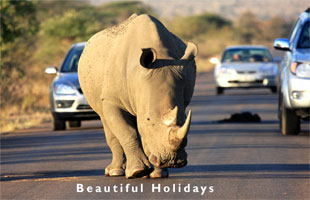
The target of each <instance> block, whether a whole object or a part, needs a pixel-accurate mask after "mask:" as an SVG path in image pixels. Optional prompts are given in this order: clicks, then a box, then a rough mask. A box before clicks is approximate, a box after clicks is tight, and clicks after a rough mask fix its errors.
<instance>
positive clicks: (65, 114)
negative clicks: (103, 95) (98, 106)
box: [45, 43, 99, 130]
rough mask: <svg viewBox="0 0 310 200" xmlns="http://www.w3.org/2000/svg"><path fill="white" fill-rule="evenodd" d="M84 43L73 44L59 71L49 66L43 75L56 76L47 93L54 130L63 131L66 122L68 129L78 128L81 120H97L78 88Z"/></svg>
mask: <svg viewBox="0 0 310 200" xmlns="http://www.w3.org/2000/svg"><path fill="white" fill-rule="evenodd" d="M84 47H85V43H77V44H74V45H73V46H72V47H71V49H70V50H69V52H68V54H67V56H66V57H65V59H64V61H63V63H62V65H61V67H60V70H59V71H58V69H57V67H54V66H51V67H47V68H46V69H45V73H47V74H53V75H56V77H55V78H54V80H53V82H52V84H51V86H50V91H49V98H50V106H51V112H52V115H53V127H54V130H65V129H66V121H68V125H69V126H70V127H80V126H81V120H92V119H99V116H98V115H97V114H96V113H95V112H94V111H93V109H92V108H91V107H90V106H89V104H88V102H87V100H86V99H85V97H84V95H83V92H82V90H81V88H80V84H79V80H78V75H77V67H78V62H79V59H80V56H81V54H82V51H83V49H84Z"/></svg>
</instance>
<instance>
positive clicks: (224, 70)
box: [219, 67, 237, 74]
mask: <svg viewBox="0 0 310 200" xmlns="http://www.w3.org/2000/svg"><path fill="white" fill-rule="evenodd" d="M236 73H237V72H236V70H234V69H233V68H230V67H221V68H220V69H219V74H236Z"/></svg>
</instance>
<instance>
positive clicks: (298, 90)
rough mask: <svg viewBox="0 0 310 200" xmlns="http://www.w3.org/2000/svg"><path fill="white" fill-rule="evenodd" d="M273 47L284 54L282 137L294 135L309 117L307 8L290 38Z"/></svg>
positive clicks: (309, 27) (309, 12)
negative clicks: (301, 122) (302, 121)
mask: <svg viewBox="0 0 310 200" xmlns="http://www.w3.org/2000/svg"><path fill="white" fill-rule="evenodd" d="M274 47H275V48H276V49H278V50H282V51H285V55H284V59H283V61H282V63H281V68H280V85H279V109H278V116H279V119H280V129H281V132H282V134H283V135H297V134H298V133H299V131H300V120H301V119H305V120H307V119H308V120H309V116H310V8H308V9H307V10H306V11H305V12H303V13H302V14H301V15H300V16H299V18H298V20H297V21H296V24H295V26H294V27H293V29H292V31H291V35H290V37H289V39H286V38H279V39H276V40H275V41H274Z"/></svg>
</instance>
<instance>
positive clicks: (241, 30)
mask: <svg viewBox="0 0 310 200" xmlns="http://www.w3.org/2000/svg"><path fill="white" fill-rule="evenodd" d="M260 26H261V23H260V21H259V20H258V19H257V18H256V16H255V15H254V14H252V13H250V12H245V13H243V14H242V15H241V16H240V17H239V19H238V20H237V22H236V31H237V33H238V34H239V37H240V40H241V41H242V42H244V43H248V44H251V43H252V42H253V41H254V39H257V38H260V37H261V33H262V30H261V28H260Z"/></svg>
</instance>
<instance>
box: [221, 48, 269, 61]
mask: <svg viewBox="0 0 310 200" xmlns="http://www.w3.org/2000/svg"><path fill="white" fill-rule="evenodd" d="M222 62H272V56H271V54H270V52H269V51H268V50H267V49H255V48H253V49H250V48H246V49H244V48H236V49H229V50H226V51H225V52H224V54H223V58H222Z"/></svg>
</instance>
